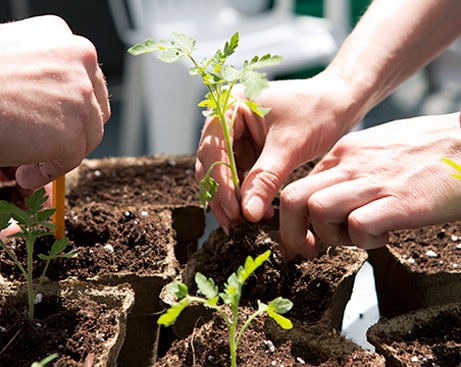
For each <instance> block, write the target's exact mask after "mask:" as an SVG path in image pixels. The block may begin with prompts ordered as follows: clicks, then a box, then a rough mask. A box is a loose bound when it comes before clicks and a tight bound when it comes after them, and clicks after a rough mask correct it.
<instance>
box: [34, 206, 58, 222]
mask: <svg viewBox="0 0 461 367" xmlns="http://www.w3.org/2000/svg"><path fill="white" fill-rule="evenodd" d="M55 212H56V209H55V208H51V209H44V210H41V211H39V212H38V213H37V216H36V219H37V220H38V221H39V222H45V221H47V220H49V219H50V218H51V216H52V215H53V214H54V213H55Z"/></svg>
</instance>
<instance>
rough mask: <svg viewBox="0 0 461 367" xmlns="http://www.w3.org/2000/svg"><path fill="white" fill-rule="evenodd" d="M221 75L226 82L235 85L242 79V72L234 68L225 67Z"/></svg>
mask: <svg viewBox="0 0 461 367" xmlns="http://www.w3.org/2000/svg"><path fill="white" fill-rule="evenodd" d="M221 75H222V78H223V79H224V80H225V81H226V82H228V83H233V82H235V81H237V80H239V79H240V75H242V72H241V71H240V70H238V69H236V68H235V67H233V66H230V65H223V66H222V68H221Z"/></svg>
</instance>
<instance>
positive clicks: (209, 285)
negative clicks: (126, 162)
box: [195, 273, 218, 299]
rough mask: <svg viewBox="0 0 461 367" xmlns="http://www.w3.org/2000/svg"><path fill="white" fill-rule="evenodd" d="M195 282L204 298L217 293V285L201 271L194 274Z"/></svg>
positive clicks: (209, 297)
mask: <svg viewBox="0 0 461 367" xmlns="http://www.w3.org/2000/svg"><path fill="white" fill-rule="evenodd" d="M195 283H197V287H198V290H199V292H200V293H201V294H203V295H204V296H205V297H206V299H213V298H215V297H216V296H217V295H218V287H217V285H216V284H215V281H214V280H213V279H212V278H207V277H206V276H205V275H203V274H202V273H196V274H195Z"/></svg>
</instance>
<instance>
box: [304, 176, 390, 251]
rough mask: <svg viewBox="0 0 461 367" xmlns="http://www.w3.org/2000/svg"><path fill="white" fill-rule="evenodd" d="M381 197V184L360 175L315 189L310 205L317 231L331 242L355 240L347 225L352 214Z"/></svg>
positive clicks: (310, 212)
mask: <svg viewBox="0 0 461 367" xmlns="http://www.w3.org/2000/svg"><path fill="white" fill-rule="evenodd" d="M327 174H328V172H327ZM380 197H381V186H379V185H373V184H372V183H371V182H370V181H367V180H363V179H360V178H359V179H354V180H351V181H344V182H339V183H336V184H333V185H332V186H329V187H325V188H324V189H322V190H320V191H318V192H315V193H313V194H312V195H311V196H310V198H309V199H308V207H309V214H310V216H311V221H312V225H313V227H314V228H315V231H316V234H317V235H318V236H319V237H320V238H322V240H323V241H324V242H325V243H327V244H329V245H351V244H353V243H354V242H353V241H352V240H351V238H350V237H349V231H348V228H347V224H348V222H349V220H348V219H349V216H350V215H352V213H353V212H354V210H356V209H358V208H360V207H362V206H364V205H366V204H368V203H370V202H371V201H373V200H377V199H379V198H380Z"/></svg>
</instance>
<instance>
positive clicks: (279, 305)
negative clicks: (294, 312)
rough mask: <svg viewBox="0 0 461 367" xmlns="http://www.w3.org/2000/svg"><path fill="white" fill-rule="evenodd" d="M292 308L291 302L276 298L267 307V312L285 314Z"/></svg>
mask: <svg viewBox="0 0 461 367" xmlns="http://www.w3.org/2000/svg"><path fill="white" fill-rule="evenodd" d="M292 308H293V302H291V301H290V300H289V299H286V298H283V297H277V298H275V299H273V300H272V301H271V302H270V303H269V305H268V310H269V311H275V312H277V313H280V314H284V313H287V312H288V311H290V310H291V309H292Z"/></svg>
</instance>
